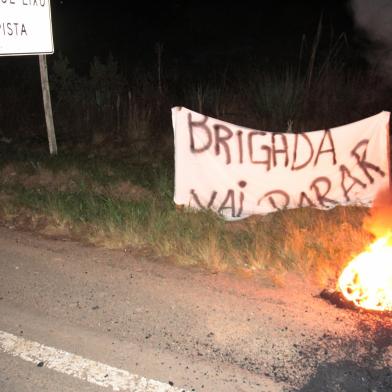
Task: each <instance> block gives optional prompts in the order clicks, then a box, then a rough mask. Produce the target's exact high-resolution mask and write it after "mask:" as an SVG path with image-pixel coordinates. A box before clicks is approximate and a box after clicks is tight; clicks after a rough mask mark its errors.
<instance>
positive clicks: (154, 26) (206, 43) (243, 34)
mask: <svg viewBox="0 0 392 392" xmlns="http://www.w3.org/2000/svg"><path fill="white" fill-rule="evenodd" d="M321 15H323V32H322V42H321V45H320V50H328V48H330V45H331V43H333V42H334V41H336V39H337V38H338V37H339V35H340V34H341V33H346V34H347V36H348V37H349V39H351V40H352V42H351V45H354V44H355V39H354V37H353V34H352V33H353V22H352V17H351V13H350V11H349V7H348V4H347V1H344V0H341V1H338V0H324V1H315V0H313V1H288V0H286V1H275V2H272V1H260V2H258V4H257V3H256V4H254V2H247V1H241V2H234V4H231V3H229V2H223V1H222V2H201V1H192V0H191V1H186V0H176V1H174V0H171V1H164V2H153V3H150V2H143V1H140V2H134V1H128V2H123V1H121V2H120V1H91V0H83V1H75V0H52V21H53V31H54V44H55V53H59V52H61V53H63V54H64V55H66V56H67V57H68V58H69V59H70V61H71V63H72V64H75V65H76V63H77V64H78V65H79V66H80V67H82V68H83V67H84V66H87V64H88V63H89V61H91V58H92V57H93V56H99V57H105V56H107V55H108V54H109V53H112V55H113V56H114V57H115V58H116V59H118V60H119V61H120V62H124V61H125V62H127V63H130V64H135V63H146V62H147V63H149V62H153V61H155V59H156V48H157V45H160V46H161V48H162V50H163V51H162V58H163V59H164V61H165V63H166V65H170V64H176V65H177V66H179V67H181V66H182V65H184V66H188V65H194V66H195V67H200V68H207V69H208V67H211V66H213V65H214V64H226V65H230V64H234V65H235V66H241V65H244V64H246V63H248V62H257V63H259V64H268V63H272V64H274V65H275V64H279V63H284V64H285V63H288V62H293V61H295V59H296V58H298V54H299V51H300V47H301V41H302V37H303V36H304V35H305V37H306V38H305V41H304V42H305V44H306V47H307V48H308V49H309V48H311V45H312V41H313V39H314V37H315V34H316V31H317V26H318V22H319V20H320V17H321ZM309 50H310V49H309Z"/></svg>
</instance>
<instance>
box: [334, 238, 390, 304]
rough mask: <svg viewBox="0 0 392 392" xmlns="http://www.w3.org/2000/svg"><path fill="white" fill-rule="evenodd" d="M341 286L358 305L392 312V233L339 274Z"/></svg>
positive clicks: (371, 246)
mask: <svg viewBox="0 0 392 392" xmlns="http://www.w3.org/2000/svg"><path fill="white" fill-rule="evenodd" d="M338 286H339V289H340V291H341V292H342V294H343V295H344V297H345V298H347V300H348V301H351V302H353V303H354V304H355V305H357V306H359V307H363V308H365V309H369V310H382V311H392V233H391V234H389V235H386V236H384V237H381V238H379V239H378V240H377V241H375V242H374V243H373V244H371V245H370V246H369V248H368V249H367V250H365V251H364V252H362V253H360V254H359V255H358V256H357V257H355V258H354V259H353V260H352V261H351V262H350V263H349V264H348V266H347V267H346V268H345V269H344V270H343V272H342V274H341V275H340V277H339V281H338Z"/></svg>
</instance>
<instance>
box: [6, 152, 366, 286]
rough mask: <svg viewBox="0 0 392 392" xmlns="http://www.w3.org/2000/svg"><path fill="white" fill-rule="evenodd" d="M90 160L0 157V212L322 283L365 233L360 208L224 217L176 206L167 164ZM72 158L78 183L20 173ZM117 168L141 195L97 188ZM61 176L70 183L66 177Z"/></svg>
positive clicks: (183, 256) (92, 236)
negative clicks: (43, 179)
mask: <svg viewBox="0 0 392 392" xmlns="http://www.w3.org/2000/svg"><path fill="white" fill-rule="evenodd" d="M93 160H94V165H93V166H89V165H88V159H86V158H83V157H82V158H81V157H79V160H77V159H74V158H68V159H65V158H61V157H59V158H56V159H54V160H53V159H47V158H44V159H43V158H40V157H37V156H35V157H34V158H33V160H32V161H31V162H32V163H33V164H29V165H27V164H25V163H24V162H23V161H22V162H21V161H19V163H18V161H16V160H14V157H8V158H7V159H5V158H4V157H3V160H2V161H0V170H1V174H4V173H5V172H4V170H7V173H10V168H12V170H13V171H14V172H15V175H13V176H11V177H10V176H8V179H6V178H5V177H4V176H1V181H0V198H1V199H2V204H1V206H0V215H1V218H2V219H3V220H5V221H8V222H11V223H12V224H14V225H18V224H19V225H22V226H23V228H27V227H30V228H31V229H35V230H38V231H43V232H44V233H45V232H46V228H47V227H48V226H57V227H61V228H62V233H63V234H64V228H66V232H67V235H68V236H70V237H72V238H76V239H78V240H82V241H86V242H89V243H93V244H97V245H103V246H107V247H110V248H130V247H131V248H134V249H141V248H143V249H145V248H146V247H147V248H149V249H151V252H152V253H154V254H155V255H159V256H165V257H169V258H171V259H172V260H174V261H175V262H177V263H179V264H183V265H198V266H204V267H206V268H209V269H212V270H215V271H216V270H242V271H248V272H250V273H254V274H268V275H269V276H277V275H282V274H283V275H284V273H285V272H287V271H296V272H298V273H300V274H302V275H303V276H312V277H313V278H315V279H316V280H317V281H318V282H322V283H323V284H325V283H326V282H330V281H334V280H335V279H336V276H337V274H338V272H339V271H340V269H341V267H342V266H343V265H344V264H345V263H346V262H347V261H348V260H349V259H350V258H351V257H352V256H353V255H354V254H355V253H357V252H359V251H361V250H362V248H363V247H364V245H365V244H366V243H367V242H368V241H369V240H370V236H369V234H367V233H366V232H365V231H364V230H363V229H362V225H361V223H362V220H363V218H364V217H365V216H366V214H367V209H364V208H363V209H361V208H347V207H345V208H343V207H339V208H335V209H333V210H330V211H319V210H314V209H309V208H303V209H297V210H289V211H281V212H277V213H274V214H270V215H266V216H253V217H250V218H248V219H246V220H243V221H238V222H232V223H227V222H224V221H223V220H221V219H220V218H219V217H217V216H216V215H215V214H213V213H212V212H209V211H178V210H177V209H176V208H175V206H174V205H173V204H172V196H173V178H172V171H171V170H170V169H169V168H167V167H157V168H152V167H149V168H148V167H145V169H144V170H145V171H144V174H143V175H140V173H139V174H137V171H138V169H137V167H135V166H134V165H132V163H130V162H125V163H124V162H123V164H122V165H121V166H117V165H116V164H111V163H110V160H109V161H107V159H97V158H94V159H93ZM70 166H73V167H74V171H73V172H72V176H73V177H72V179H73V181H75V182H76V186H72V187H67V186H65V187H61V186H59V187H57V188H53V184H52V183H53V181H51V182H46V183H42V182H37V183H34V182H31V181H30V182H28V181H26V179H27V178H30V179H31V178H33V179H34V178H39V176H38V174H39V173H41V174H42V173H44V174H46V175H47V174H48V173H54V174H56V173H57V174H59V173H61V172H62V171H64V170H65V168H69V167H70ZM124 172H127V173H129V174H131V175H130V176H129V177H133V184H135V185H139V186H141V185H143V187H144V188H145V189H146V190H148V191H149V193H148V195H147V196H146V197H143V198H140V199H137V198H136V199H135V198H132V197H128V198H126V199H123V198H121V197H119V195H118V194H117V193H116V192H112V193H105V192H102V185H105V187H106V188H105V189H110V188H113V189H115V186H116V183H117V182H118V181H122V179H123V175H124ZM25 173H28V177H26V176H25ZM104 173H106V176H105V174H104ZM132 173H133V175H132ZM105 177H106V178H105ZM63 182H64V184H68V179H67V177H66V176H65V177H64V179H63ZM7 195H8V197H6V196H7Z"/></svg>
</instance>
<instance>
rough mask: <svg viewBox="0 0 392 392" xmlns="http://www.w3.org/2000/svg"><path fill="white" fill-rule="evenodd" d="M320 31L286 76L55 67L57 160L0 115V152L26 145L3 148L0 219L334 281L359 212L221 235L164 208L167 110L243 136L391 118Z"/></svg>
mask: <svg viewBox="0 0 392 392" xmlns="http://www.w3.org/2000/svg"><path fill="white" fill-rule="evenodd" d="M321 27H322V20H320V23H319V27H318V32H317V35H316V38H315V39H314V42H313V45H312V47H311V52H310V53H305V48H301V53H300V59H299V63H298V64H297V65H293V66H291V67H288V66H287V65H282V66H281V67H280V66H277V67H274V69H273V70H271V69H268V68H267V66H266V65H265V66H262V67H261V66H259V65H258V64H250V65H249V66H245V65H244V66H243V67H242V68H241V69H238V70H235V69H234V68H229V67H228V68H225V70H224V72H220V71H219V70H212V69H211V70H209V71H208V75H199V73H198V72H195V70H194V69H193V70H190V72H189V73H187V72H186V70H182V72H181V74H180V73H176V72H174V73H173V72H172V73H170V71H169V69H167V70H165V69H161V68H160V67H161V64H160V63H159V64H160V67H159V72H158V73H154V72H151V70H150V71H149V70H148V67H142V68H140V69H136V70H135V71H134V75H133V76H129V75H128V77H125V75H124V74H122V73H120V71H119V69H121V67H118V66H117V63H116V61H114V59H112V58H111V59H110V58H109V59H108V60H107V62H106V63H101V62H99V61H98V60H95V61H94V62H93V64H92V66H91V69H90V74H89V75H88V76H80V75H78V74H77V73H76V72H75V71H74V70H73V69H72V68H71V67H70V64H69V63H68V61H67V60H66V59H65V58H61V57H60V58H59V59H58V61H57V62H55V63H54V64H53V67H52V68H51V86H52V90H53V91H52V92H53V106H54V113H55V114H54V116H55V118H54V120H55V124H56V132H57V136H58V139H59V143H58V144H59V146H60V154H59V156H57V157H55V158H51V159H49V158H48V157H47V156H46V153H42V152H41V150H40V149H39V148H38V149H34V148H33V146H31V145H30V146H29V145H28V144H27V143H26V142H25V140H24V139H25V138H26V135H27V136H28V140H31V139H32V135H35V134H38V135H39V137H38V136H37V139H38V140H40V141H41V142H42V144H44V143H46V140H45V138H44V136H43V135H44V132H42V130H43V129H44V127H43V125H42V123H40V124H38V125H37V124H36V125H35V126H33V128H34V130H32V129H31V125H30V124H31V121H30V120H29V121H25V120H24V122H26V123H27V124H28V126H26V127H25V128H24V129H21V125H20V124H22V123H24V122H23V121H21V117H23V116H22V114H20V115H19V112H18V116H15V118H13V117H12V116H11V114H12V110H10V113H8V111H5V112H4V113H5V114H7V116H8V117H10V119H9V118H8V117H7V118H5V119H4V121H3V122H2V124H3V125H2V132H3V133H4V135H3V134H2V133H0V140H1V139H2V136H7V138H8V137H9V138H10V139H12V141H13V142H14V145H19V144H20V142H21V141H22V140H23V143H24V144H23V145H24V146H25V147H24V148H23V147H22V148H15V150H12V145H5V144H4V143H2V142H1V141H0V201H1V203H0V218H1V219H2V220H3V221H6V222H8V223H7V224H9V225H13V226H18V227H21V228H30V229H32V230H36V231H39V232H41V233H43V234H48V235H49V234H50V235H55V236H67V237H71V238H76V239H78V240H81V241H85V242H88V243H93V244H96V245H100V246H106V247H110V248H129V247H131V248H133V249H149V252H151V253H152V254H155V255H159V256H163V257H169V258H170V259H172V260H173V261H175V262H177V263H179V264H183V265H198V266H203V267H206V268H209V269H212V270H241V271H246V272H249V273H252V274H267V275H268V276H271V277H272V279H275V278H276V277H277V276H284V274H285V273H286V272H288V271H295V272H298V273H300V274H302V275H303V276H312V277H313V278H315V279H316V280H317V281H319V282H322V283H323V284H324V283H325V282H329V281H332V282H335V281H336V276H337V274H338V273H339V271H340V269H341V267H342V266H343V265H344V264H345V263H346V262H347V261H348V259H350V258H351V257H352V256H353V255H354V254H356V253H358V252H359V251H361V250H362V249H363V247H364V246H365V245H366V244H367V243H368V242H369V240H370V234H368V233H367V232H366V231H365V230H364V229H363V228H362V221H363V219H364V217H365V216H366V215H367V213H368V210H367V209H365V208H348V207H346V208H344V207H338V208H335V209H333V210H330V211H319V210H314V209H309V208H304V209H297V210H290V211H284V212H278V213H274V214H270V215H267V216H254V217H251V218H249V219H247V220H244V221H240V222H231V223H226V222H224V221H222V220H221V219H220V218H218V217H217V216H215V215H213V214H212V213H211V212H205V211H200V212H189V211H179V210H177V209H176V208H175V206H174V205H173V202H172V199H173V186H174V185H173V162H172V156H173V154H172V153H173V143H172V126H171V118H170V107H172V106H178V105H182V106H186V107H188V108H189V109H192V110H196V111H200V112H203V114H206V115H210V116H213V117H218V118H220V119H222V120H226V121H229V122H232V123H236V124H241V125H243V126H246V127H249V128H254V129H263V130H267V131H286V130H288V131H292V132H297V131H310V130H315V129H324V128H326V127H327V128H330V127H334V126H338V125H343V124H347V123H349V122H352V121H356V120H359V119H361V118H364V117H366V116H369V115H373V114H375V113H377V112H379V111H381V110H388V107H390V104H391V101H390V99H391V95H390V92H389V90H388V89H387V88H386V87H385V85H384V84H383V83H381V82H380V80H381V79H380V78H379V76H377V74H376V73H371V72H365V71H364V70H358V69H355V70H354V69H350V68H349V67H348V66H346V62H347V61H349V60H350V51H348V53H347V55H344V53H343V54H342V51H343V50H344V49H347V47H346V46H347V45H346V40H345V38H344V37H339V38H338V40H337V41H336V42H335V43H334V44H333V45H332V47H331V48H330V49H329V50H328V51H327V53H326V55H325V54H324V55H322V53H321V52H320V48H319V44H320V34H321ZM341 59H343V60H341ZM188 71H189V70H188ZM196 71H197V70H196ZM154 74H157V75H158V76H159V77H158V80H156V78H155V77H154V76H153V75H154ZM195 74H197V75H198V77H197V78H195ZM26 85H27V84H26ZM157 87H158V88H157ZM7 91H8V90H7ZM11 91H14V85H12V90H11ZM15 91H16V90H15ZM26 94H27V92H26ZM26 94H23V96H26V97H28V96H27V95H26ZM26 99H27V100H28V98H26ZM30 101H31V102H33V101H34V98H33V97H31V98H30ZM10 107H11V106H10ZM14 107H18V105H16V106H15V105H14ZM18 110H19V109H18ZM4 113H3V115H4ZM11 117H12V119H11ZM6 120H7V121H6ZM38 132H39V133H38ZM18 138H19V139H18ZM91 144H93V145H92V146H91V147H89V149H86V145H91ZM66 146H69V147H66ZM168 157H170V158H168Z"/></svg>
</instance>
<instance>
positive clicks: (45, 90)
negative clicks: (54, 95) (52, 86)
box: [38, 54, 57, 155]
mask: <svg viewBox="0 0 392 392" xmlns="http://www.w3.org/2000/svg"><path fill="white" fill-rule="evenodd" d="M38 57H39V69H40V73H41V86H42V96H43V99H44V109H45V120H46V129H47V131H48V141H49V152H50V155H57V143H56V134H55V132H54V123H53V113H52V103H51V100H50V90H49V78H48V66H47V64H46V55H44V54H40V55H39V56H38Z"/></svg>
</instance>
